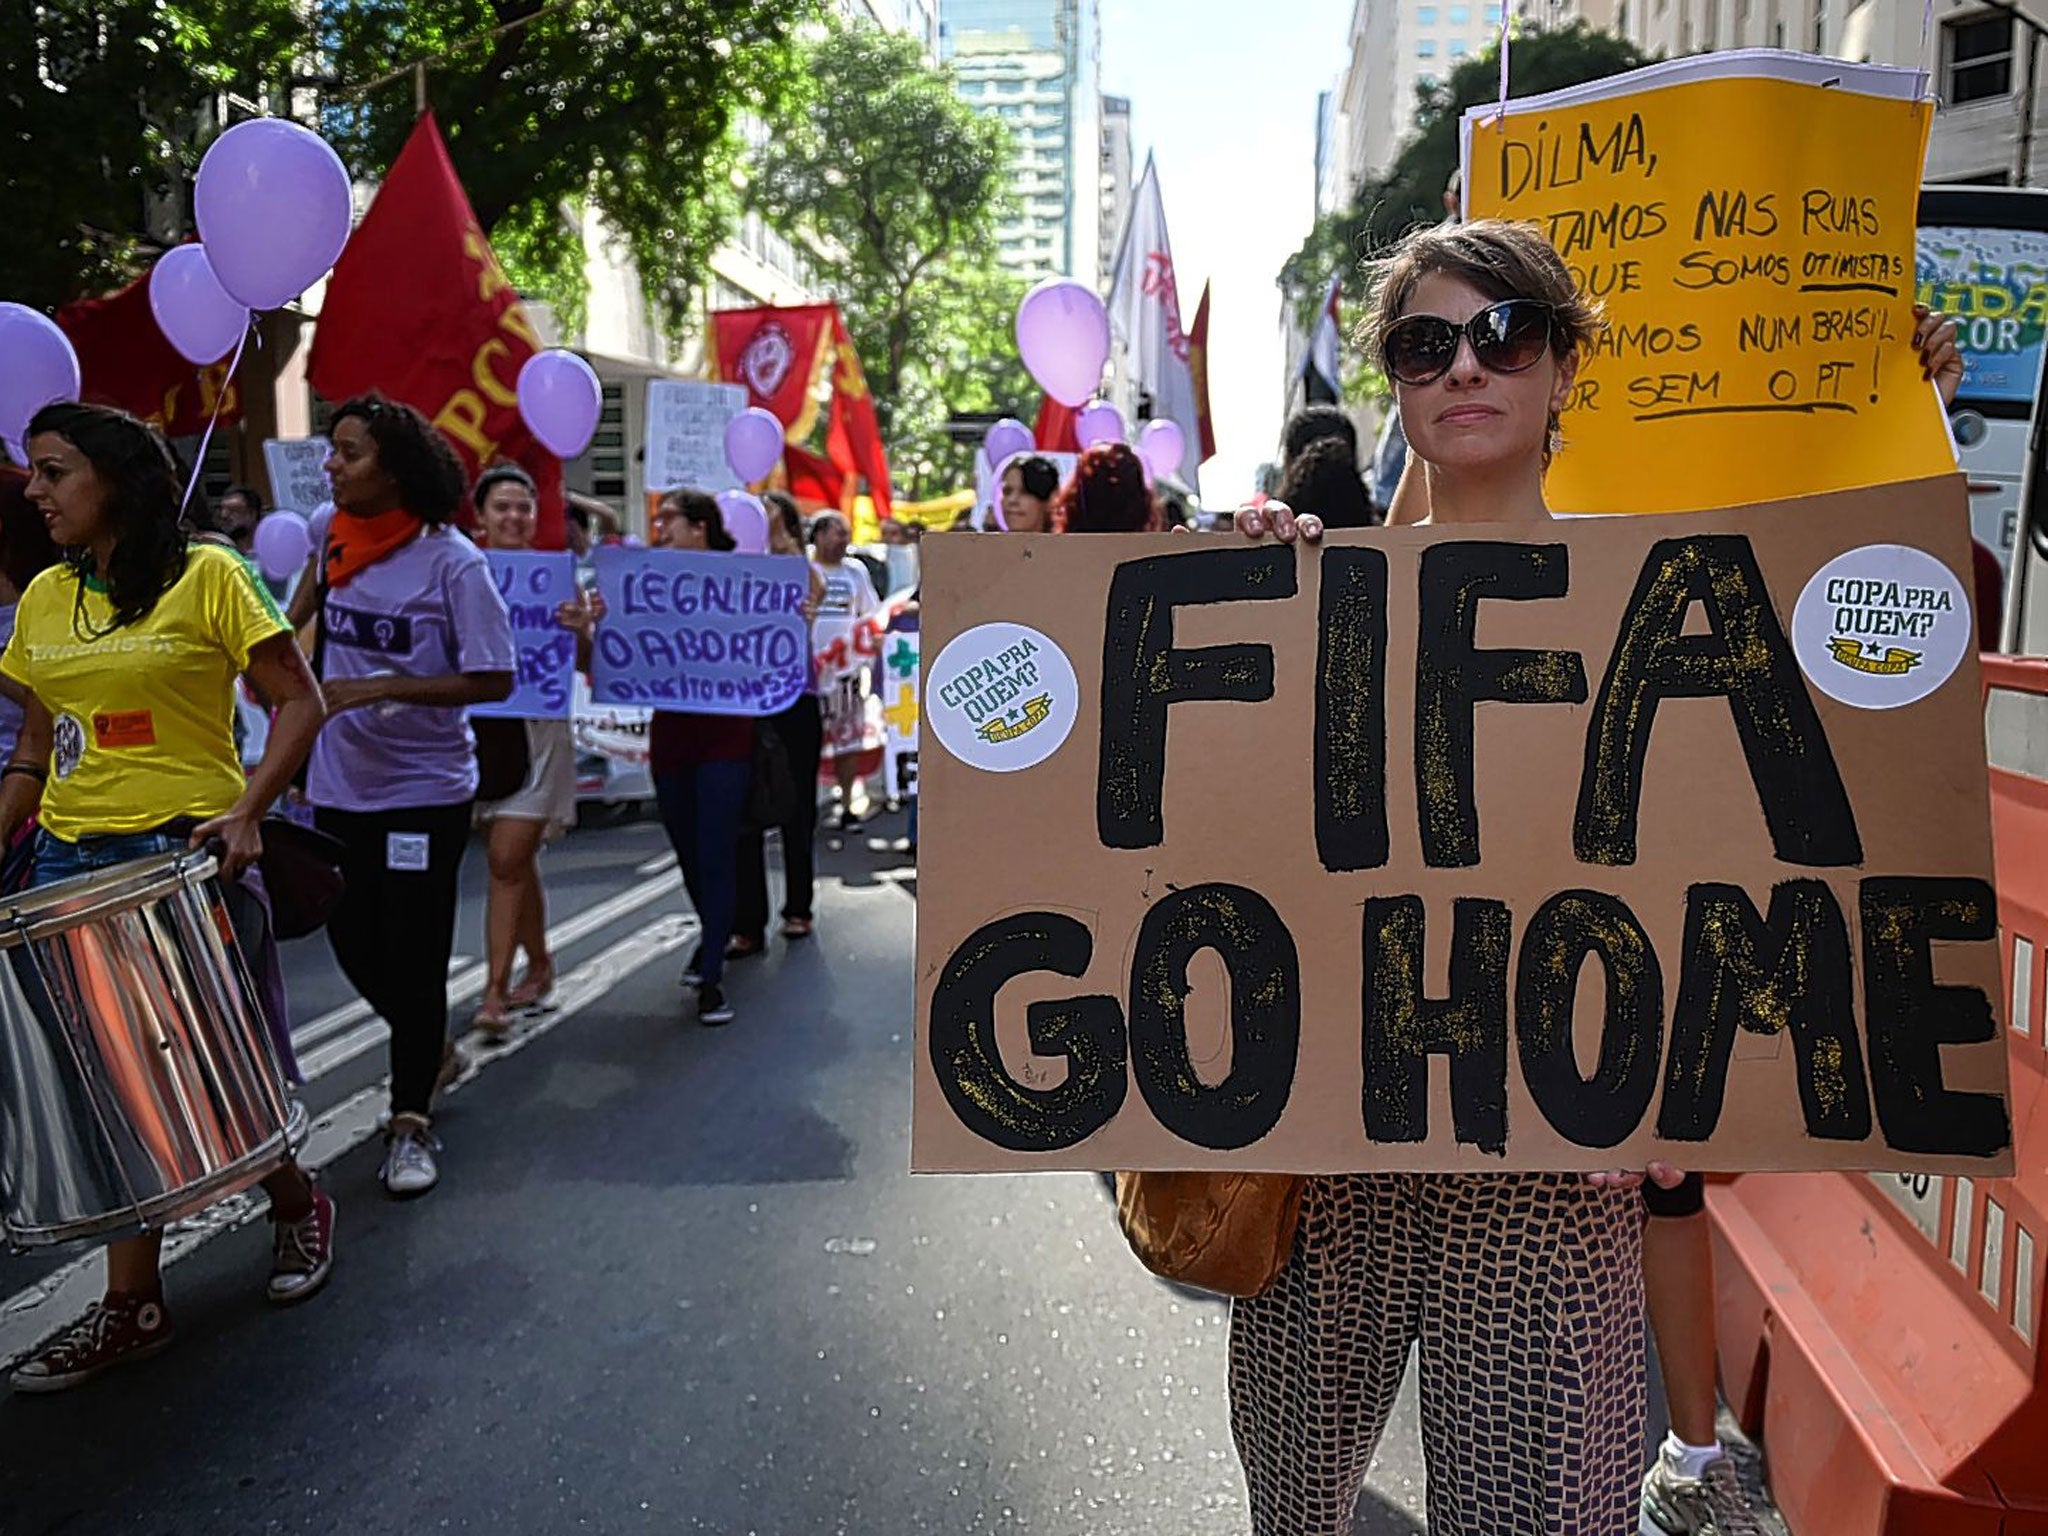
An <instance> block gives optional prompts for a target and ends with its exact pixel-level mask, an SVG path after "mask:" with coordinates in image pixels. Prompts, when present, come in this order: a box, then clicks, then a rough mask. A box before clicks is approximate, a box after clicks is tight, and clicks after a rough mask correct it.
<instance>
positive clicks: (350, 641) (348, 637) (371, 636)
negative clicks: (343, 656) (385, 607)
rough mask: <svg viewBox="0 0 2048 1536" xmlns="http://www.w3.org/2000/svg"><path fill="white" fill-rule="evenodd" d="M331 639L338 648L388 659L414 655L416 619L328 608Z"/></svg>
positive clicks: (328, 635)
mask: <svg viewBox="0 0 2048 1536" xmlns="http://www.w3.org/2000/svg"><path fill="white" fill-rule="evenodd" d="M327 638H328V639H329V640H330V641H332V642H333V643H334V644H336V645H347V646H353V647H354V648H355V649H356V650H359V651H376V652H377V653H378V654H380V655H384V656H409V655H411V654H412V619H411V617H410V616H409V615H406V614H403V613H365V612H364V611H363V610H362V609H360V608H344V607H342V606H341V604H339V603H334V602H330V603H329V604H328V605H327Z"/></svg>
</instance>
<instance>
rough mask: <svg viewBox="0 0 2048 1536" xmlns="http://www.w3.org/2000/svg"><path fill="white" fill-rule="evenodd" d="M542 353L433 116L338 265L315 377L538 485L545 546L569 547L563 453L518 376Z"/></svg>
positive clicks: (540, 538) (321, 385) (324, 308)
mask: <svg viewBox="0 0 2048 1536" xmlns="http://www.w3.org/2000/svg"><path fill="white" fill-rule="evenodd" d="M540 350H541V343H540V337H539V336H538V335H537V334H535V332H534V329H533V326H532V324H531V323H530V322H529V321H528V319H527V316H526V308H525V306H524V305H522V304H521V303H520V302H519V293H518V291H517V290H516V289H515V288H513V286H512V282H511V279H509V278H508V277H506V276H505V270H504V268H502V267H500V266H499V265H498V258H497V257H496V256H494V255H493V254H492V253H491V243H490V241H489V240H488V239H486V238H485V236H484V232H483V229H482V227H481V226H480V225H478V223H477V221H476V214H475V213H474V212H473V211H471V209H470V206H469V195H468V194H467V193H466V192H464V191H463V190H462V183H461V181H460V180H458V179H457V178H456V175H455V166H454V164H453V163H452V162H451V161H450V160H449V158H448V147H447V145H445V144H444V143H442V141H441V131H440V129H439V128H438V127H437V126H436V125H435V123H434V114H433V113H431V112H427V113H423V114H422V115H421V117H420V120H419V122H418V124H417V125H415V126H414V128H413V131H412V137H411V138H409V139H407V140H406V141H405V148H404V149H402V150H400V151H399V154H398V158H397V159H396V160H394V161H392V163H391V170H390V172H389V173H388V174H387V175H386V176H385V178H384V184H383V185H382V186H381V187H379V188H378V190H377V196H376V199H375V201H373V202H372V203H371V204H370V211H369V212H368V213H366V214H365V215H364V216H363V222H362V224H361V225H360V226H359V227H358V228H357V229H356V232H355V233H354V234H353V235H352V236H350V237H349V242H348V248H347V249H346V250H344V251H343V252H342V253H341V260H340V261H338V262H336V263H335V267H334V275H333V276H332V277H330V278H329V279H328V280H327V296H326V298H325V300H324V301H323V302H322V304H321V308H320V323H319V325H318V327H317V328H316V329H315V330H314V332H313V351H312V355H311V357H310V358H309V359H308V361H307V365H306V374H307V377H308V378H309V379H310V380H311V381H312V384H313V387H314V388H315V389H317V390H319V391H320V393H321V394H322V395H324V396H326V397H327V398H328V399H329V400H331V401H333V402H335V403H336V404H337V405H338V404H340V403H341V402H342V401H343V400H346V399H348V398H349V397H350V396H351V395H360V394H364V393H366V392H368V391H370V390H372V389H376V390H381V391H382V392H383V393H384V394H385V395H386V396H387V397H388V398H390V399H393V400H402V401H404V402H405V403H406V404H407V405H410V406H414V407H416V408H417V409H418V410H420V411H421V412H423V413H424V414H425V415H426V417H427V419H428V420H429V421H431V422H433V424H434V425H435V426H436V427H438V428H440V429H441V432H442V433H443V434H444V435H445V436H446V437H447V439H448V441H449V442H450V443H452V444H453V445H454V446H455V451H456V452H457V454H459V455H460V456H461V458H462V461H463V467H464V468H465V469H466V470H467V471H468V472H469V475H470V478H471V479H474V478H475V477H476V476H477V475H478V474H479V473H481V472H482V471H483V470H484V469H485V468H486V467H487V466H489V465H490V464H492V463H493V462H495V461H496V460H499V459H511V460H513V461H514V462H515V463H518V464H519V465H521V466H523V467H524V468H525V470H526V472H527V473H528V474H530V475H532V476H533V478H534V480H535V482H536V483H537V484H538V485H539V486H540V491H541V495H540V526H539V529H538V533H537V536H536V539H535V542H536V543H537V544H538V545H539V546H540V547H541V548H544V549H560V548H561V547H562V532H563V530H562V465H561V461H560V460H559V459H557V458H556V457H555V456H554V455H553V454H551V453H549V452H548V451H547V450H546V449H545V448H543V447H541V445H540V444H539V443H537V442H535V441H534V439H533V436H532V434H531V433H530V432H528V431H527V429H526V423H525V422H524V421H523V420H522V419H521V418H520V415H519V397H518V395H517V394H516V393H515V388H516V386H517V384H518V380H519V370H520V368H521V367H523V366H524V365H525V363H526V360H527V359H528V358H530V357H532V356H533V354H534V353H536V352H538V351H540Z"/></svg>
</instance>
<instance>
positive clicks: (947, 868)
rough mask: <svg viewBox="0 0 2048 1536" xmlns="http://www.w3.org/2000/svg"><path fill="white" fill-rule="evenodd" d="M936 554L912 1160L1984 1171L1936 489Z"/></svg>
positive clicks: (1981, 794)
mask: <svg viewBox="0 0 2048 1536" xmlns="http://www.w3.org/2000/svg"><path fill="white" fill-rule="evenodd" d="M1845 550H1847V551H1850V552H1851V553H1850V554H1849V555H1845V554H1844V551H1845ZM925 559H926V562H927V563H926V567H925V575H924V584H923V611H922V620H923V624H924V630H925V633H924V636H923V639H924V645H923V654H924V656H925V658H926V661H925V669H926V670H925V676H924V697H925V702H926V708H927V712H928V715H929V719H930V723H931V724H932V726H933V729H932V730H931V731H929V732H927V733H926V736H927V740H928V743H929V745H928V749H927V751H926V753H925V762H924V764H923V772H924V777H925V780H926V783H927V789H928V793H927V794H926V795H925V797H924V801H923V807H924V808H923V810H922V811H921V812H920V822H921V825H920V838H921V853H922V857H921V860H920V871H919V887H920V888H919V898H920V899H919V903H918V953H917V1009H918V1049H917V1053H916V1088H915V1097H914V1104H915V1119H914V1130H913V1162H914V1165H915V1166H916V1167H917V1168H919V1169H924V1170H960V1171H980V1170H994V1169H1005V1170H1017V1169H1054V1168H1065V1169H1121V1168H1157V1169H1263V1170H1279V1171H1292V1172H1332V1171H1346V1170H1381V1169H1395V1170H1471V1171H1508V1170H1569V1169H1593V1168H1622V1167H1626V1168H1640V1167H1642V1166H1643V1165H1644V1164H1645V1163H1646V1162H1648V1161H1651V1160H1664V1161H1668V1162H1672V1163H1675V1164H1677V1165H1678V1166H1680V1167H1691V1168H1712V1169H1726V1170H1729V1171H1737V1170H1744V1169H1810V1168H1882V1169H1900V1170H1914V1171H1926V1172H1955V1171H1968V1172H1971V1173H1973V1174H1982V1175H1987V1176H1989V1175H1996V1174H2000V1173H2003V1172H2005V1171H2006V1170H2008V1169H2010V1168H2011V1166H2012V1137H2011V1125H2010V1116H2009V1111H2008V1108H2007V1100H2006V1079H2005V1062H2006V1058H2005V1045H2004V1041H2003V1038H2002V1035H2001V1033H2000V1025H1999V1005H2000V1000H2001V998H2002V995H2003V988H2002V986H2001V982H2000V961H1999V944H1998V914H1997V909H1996V898H1995V896H1994V894H1993V890H1992V885H1991V879H1992V869H1991V845H1990V826H1989V810H1988V804H1987V777H1986V771H1985V767H1984V736H1983V731H1982V728H1981V723H1980V719H1979V711H1980V703H1979V692H1978V689H1979V683H1978V676H1977V665H1976V656H1975V652H1974V650H1973V649H1971V648H1969V647H1967V646H1965V647H1964V648H1963V649H1962V650H1961V651H1960V652H1957V653H1951V651H1950V650H1949V649H1948V646H1949V641H1948V638H1947V637H1948V635H1949V633H1950V628H1949V626H1950V624H1951V614H1952V613H1953V611H1954V607H1953V602H1954V595H1955V594H1956V593H1958V592H1960V591H1962V590H1964V589H1963V587H1962V583H1963V582H1964V581H1965V580H1966V579H1967V575H1968V573H1969V571H1970V568H1971V566H1970V553H1969V545H1968V532H1967V521H1966V518H1965V513H1964V510H1963V489H1962V484H1961V481H1960V478H1959V477H1955V476H1946V477H1943V478H1941V479H1939V480H1933V481H1917V482H1909V483H1906V484H1902V485H1897V486H1887V487H1880V488H1876V489H1873V490H1865V491H1857V492H1842V493H1837V494H1833V495H1829V496H1822V497H1809V498H1804V499H1802V500H1798V501H1792V502H1784V503H1779V504H1775V505H1772V506H1769V507H1764V508H1758V509H1754V510H1752V511H1750V512H1747V513H1740V514H1738V513H1729V512H1720V513H1713V514H1705V515H1699V516H1693V517H1685V518H1675V519H1669V518H1626V519H1574V520H1569V521H1559V522H1555V523H1543V524H1532V525H1514V526H1508V525H1498V526H1478V527H1470V528H1466V529H1462V530H1457V531H1452V530H1447V529H1436V528H1429V529H1425V528H1413V529H1409V528H1403V529H1392V530H1378V531H1373V532H1359V533H1344V534H1333V535H1331V536H1330V537H1329V539H1328V540H1327V541H1326V543H1325V545H1324V546H1323V547H1322V548H1321V549H1320V550H1315V549H1295V548H1292V547H1287V546H1282V545H1279V544H1273V543H1268V544H1264V545H1251V544H1248V543H1244V542H1241V541H1216V542H1211V541H1196V540H1191V539H1185V538H1179V539H1176V538H1164V537H1152V538H1147V537H1143V536H1136V537H1118V536H1110V535H1096V536H1091V537H1088V538H1026V537H1013V538H993V539H992V538H974V539H942V540H934V541H932V543H931V544H929V545H927V547H926V550H925ZM1810 593H1817V594H1818V595H1817V597H1814V598H1813V599H1812V601H1811V603H1808V602H1807V600H1806V598H1805V597H1803V594H1810ZM1802 607H1805V608H1806V610H1807V611H1806V612H1804V613H1798V614H1797V616H1795V611H1796V610H1799V609H1801V608H1802ZM1964 622H1965V624H1967V618H1966V617H1965V620H1964ZM996 631H1000V632H999V633H997V632H996ZM997 642H1000V643H997ZM1893 663H1898V664H1897V665H1894V664H1893ZM1027 672H1028V676H1027ZM1068 687H1071V688H1072V689H1073V690H1074V692H1073V694H1072V698H1073V699H1074V700H1075V701H1076V703H1077V713H1076V717H1075V718H1073V719H1072V720H1071V722H1070V728H1069V729H1066V730H1064V731H1058V730H1055V726H1054V723H1053V713H1052V712H1053V710H1055V709H1057V708H1058V703H1059V699H1060V696H1061V692H1062V689H1064V688H1068ZM1041 698H1043V699H1045V700H1047V701H1048V707H1047V708H1046V709H1044V710H1038V709H1037V708H1036V701H1038V700H1040V699H1041ZM949 700H950V703H949V702H948V701H949ZM949 708H950V709H952V710H954V711H955V712H956V713H957V714H959V715H961V716H962V717H965V716H968V715H971V714H978V715H979V717H980V724H981V725H985V726H988V727H989V728H990V729H991V731H992V733H993V734H994V735H996V736H998V737H1000V738H1002V739H1003V740H1005V741H1012V742H1014V741H1029V740H1031V739H1032V738H1033V737H1034V736H1037V735H1038V733H1040V732H1042V731H1043V732H1049V733H1051V734H1048V735H1047V736H1046V737H1045V742H1046V746H1047V747H1048V750H1045V751H1042V752H1034V753H1033V754H1029V760H1028V761H1025V760H1023V759H1021V758H1019V759H1010V758H1004V759H1001V760H997V759H995V758H992V757H991V756H990V755H989V750H988V749H989V743H988V741H987V740H986V739H985V738H984V737H983V736H982V735H981V734H979V733H978V732H977V731H976V730H974V729H969V730H968V731H967V732H966V733H965V734H964V735H963V734H962V733H961V732H960V731H958V730H952V729H948V728H944V727H942V726H941V725H940V721H941V719H942V715H941V711H942V710H945V709H949ZM1034 714H1037V715H1038V717H1039V718H1038V720H1037V722H1036V723H1031V721H1032V716H1033V715H1034ZM967 723H968V724H969V725H970V726H973V725H974V723H975V722H973V721H968V722H967Z"/></svg>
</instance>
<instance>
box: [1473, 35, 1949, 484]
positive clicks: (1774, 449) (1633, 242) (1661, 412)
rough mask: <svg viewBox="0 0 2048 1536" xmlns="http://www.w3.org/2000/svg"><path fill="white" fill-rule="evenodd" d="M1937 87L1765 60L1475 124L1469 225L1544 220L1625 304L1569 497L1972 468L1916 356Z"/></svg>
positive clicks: (1772, 53)
mask: <svg viewBox="0 0 2048 1536" xmlns="http://www.w3.org/2000/svg"><path fill="white" fill-rule="evenodd" d="M1919 79H1920V76H1919V75H1918V73H1917V72H1915V71H1910V70H1891V69H1876V68H1872V67H1870V66H1867V65H1866V66H1859V65H1852V64H1846V63H1843V62H1841V61H1840V60H1836V59H1821V60H1815V59H1806V58H1801V57H1798V56H1795V55H1788V54H1784V53H1781V52H1778V51H1776V50H1769V49H1758V50H1748V51H1741V52H1734V53H1726V54H1716V55H1707V56H1703V57H1702V58H1700V59H1697V60H1694V59H1687V60H1681V61H1675V62H1673V63H1668V64H1661V65H1652V66H1650V67H1649V68H1647V69H1643V70H1637V71H1634V72H1632V73H1630V74H1627V75H1621V76H1616V77H1614V78H1613V79H1609V80H1603V81H1598V82H1595V83H1594V84H1592V85H1588V86H1580V87H1574V88H1573V89H1571V90H1566V91H1558V92H1553V93H1552V94H1550V95H1547V96H1537V97H1530V98H1525V99H1521V100H1510V101H1509V102H1508V104H1507V112H1506V114H1505V116H1499V115H1497V109H1496V107H1493V106H1487V107H1483V108H1473V109H1471V110H1469V111H1468V112H1467V113H1466V115H1465V119H1464V123H1463V125H1462V133H1463V144H1464V173H1465V175H1464V185H1465V189H1466V211H1467V213H1468V215H1469V216H1471V217H1474V218H1481V217H1497V218H1506V219H1514V220H1519V221H1525V222H1530V223H1534V224H1536V225H1537V226H1538V227H1540V228H1541V229H1543V230H1544V231H1545V232H1546V233H1547V234H1548V235H1549V237H1550V239H1551V242H1552V243H1553V244H1554V245H1555V246H1556V247H1557V249H1558V251H1559V253H1560V254H1562V255H1563V257H1564V259H1565V261H1566V263H1567V265H1569V266H1570V267H1571V269H1572V272H1573V275H1574V276H1575V277H1576V278H1577V280H1578V283H1579V286H1580V288H1581V290H1582V291H1583V292H1585V293H1586V294H1587V295H1588V296H1589V297H1591V298H1593V299H1595V300H1597V301H1598V302H1599V303H1600V304H1601V305H1602V307H1603V308H1604V310H1605V312H1606V318H1607V329H1606V331H1605V333H1604V334H1603V335H1602V337H1601V338H1600V340H1599V342H1598V344H1597V346H1596V347H1595V348H1594V350H1593V352H1592V354H1591V355H1590V356H1588V357H1585V358H1583V359H1581V366H1580V371H1579V377H1578V382H1577V385H1576V387H1575V389H1574V391H1573V396H1572V400H1571V403H1570V404H1569V406H1568V407H1567V408H1566V410H1565V412H1564V414H1563V423H1562V425H1563V432H1564V438H1565V448H1564V451H1563V452H1562V453H1561V454H1559V455H1558V457H1557V460H1556V462H1555V464H1554V465H1553V466H1552V468H1551V471H1550V476H1549V480H1548V489H1549V494H1550V499H1551V503H1552V505H1554V506H1556V507H1559V508H1563V509H1568V510H1570V511H1574V512H1678V511H1698V510H1702V509H1707V508H1713V507H1726V506H1739V505H1743V504H1746V503H1751V502H1761V501H1768V500H1772V499H1775V498H1781V497H1785V496H1798V495H1807V494H1813V493H1817V492H1822V491H1830V490H1839V489H1843V488H1847V487H1853V486H1860V485H1880V484H1885V483H1888V482H1891V481H1897V480H1905V479H1911V478H1914V477H1917V476H1924V475H1933V474H1940V473H1945V472H1946V471H1948V470H1950V469H1952V468H1953V467H1954V457H1953V454H1952V452H1951V450H1950V448H1949V446H1948V441H1947V437H1946V434H1945V433H1944V431H1943V428H1942V422H1941V413H1940V411H1939V409H1938V407H1937V405H1936V403H1935V401H1934V400H1933V399H1932V397H1931V393H1932V392H1931V386H1930V385H1929V384H1928V383H1927V382H1926V381H1925V380H1924V379H1923V378H1922V377H1921V374H1920V367H1919V361H1918V358H1917V356H1916V354H1915V351H1914V348H1913V345H1912V336H1913V323H1914V322H1913V311H1912V306H1913V297H1914V285H1915V250H1914V227H1915V223H1916V210H1917V206H1918V195H1919V176H1920V168H1921V165H1922V163H1923V160H1924V157H1925V150H1926V141H1927V132H1928V125H1929V123H1930V122H1931V120H1932V115H1933V105H1932V103H1931V102H1929V101H1924V100H1917V99H1914V93H1915V91H1916V90H1917V87H1918V82H1919Z"/></svg>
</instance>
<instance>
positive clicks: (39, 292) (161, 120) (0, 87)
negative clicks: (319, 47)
mask: <svg viewBox="0 0 2048 1536" xmlns="http://www.w3.org/2000/svg"><path fill="white" fill-rule="evenodd" d="M0 37H4V38H5V39H6V42H5V45H4V46H0V145H5V146H6V148H5V150H4V151H0V154H4V159H5V164H6V180H7V192H8V196H7V207H8V221H9V228H8V235H7V239H6V240H4V241H0V299H12V300H15V301H16V302H18V303H23V304H31V305H35V306H37V307H38V308H43V309H53V308H55V307H56V306H57V305H59V304H62V303H64V302H66V301H67V300H69V299H73V298H76V297H78V296H79V295H81V294H87V293H96V292H101V291H104V290H106V289H108V288H112V287H115V286H118V285H119V284H120V283H122V282H125V281H126V280H127V279H129V278H130V277H132V276H134V274H135V272H136V270H137V269H138V268H139V267H140V266H141V264H142V263H143V262H144V261H146V260H147V259H148V258H149V257H151V256H152V255H154V254H155V252H156V251H158V250H160V249H162V248H163V246H164V245H166V244H173V243H176V242H177V241H178V240H180V239H182V238H183V237H184V236H185V234H186V233H187V232H188V231H189V228H190V221H189V212H190V203H189V198H188V196H187V191H186V189H187V186H188V184H189V181H190V178H191V176H192V174H193V172H194V171H196V170H197V169H198V165H199V155H200V151H201V150H203V149H204V148H205V145H206V144H207V143H208V142H210V141H211V139H212V137H213V134H214V132H215V131H216V126H215V125H216V122H217V116H216V113H217V108H218V105H219V104H220V103H221V102H222V101H223V100H224V99H225V97H226V95H227V94H228V93H233V94H235V95H236V96H239V97H241V98H243V99H246V100H250V101H256V102H262V101H264V100H266V99H268V98H274V97H276V96H278V95H279V93H281V91H282V89H283V87H284V85H285V83H286V74H287V71H286V69H285V66H284V63H283V61H284V60H286V59H288V58H289V57H290V56H291V54H292V52H293V50H294V49H295V48H297V47H300V46H303V45H304V43H305V42H306V41H307V40H308V32H307V24H306V21H305V18H304V15H303V13H302V12H301V11H300V10H299V8H298V7H297V6H296V5H294V4H293V3H292V0H175V3H172V0H97V3H93V4H84V3H80V0H40V3H35V4H31V3H29V0H0Z"/></svg>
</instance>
